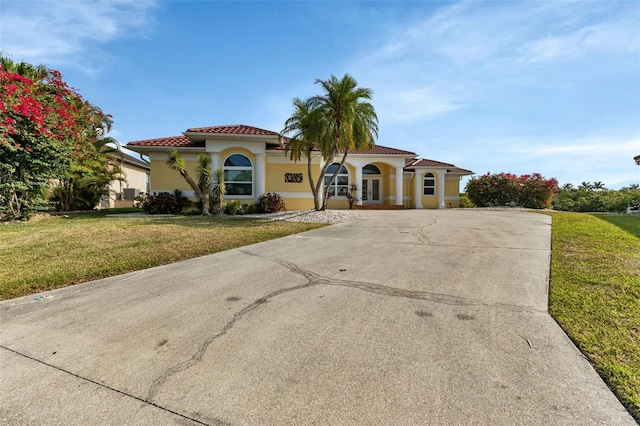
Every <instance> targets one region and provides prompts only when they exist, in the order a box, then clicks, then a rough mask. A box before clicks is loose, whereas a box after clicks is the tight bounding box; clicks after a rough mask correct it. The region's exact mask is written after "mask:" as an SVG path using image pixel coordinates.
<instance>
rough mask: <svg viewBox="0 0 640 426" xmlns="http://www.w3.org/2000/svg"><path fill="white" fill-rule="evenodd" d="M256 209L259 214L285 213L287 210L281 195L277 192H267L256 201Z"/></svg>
mask: <svg viewBox="0 0 640 426" xmlns="http://www.w3.org/2000/svg"><path fill="white" fill-rule="evenodd" d="M256 209H257V212H258V213H277V212H281V211H285V210H286V209H287V208H286V206H285V205H284V201H283V200H282V197H280V195H278V194H276V193H275V192H267V193H266V194H262V195H261V196H260V197H259V198H258V201H256Z"/></svg>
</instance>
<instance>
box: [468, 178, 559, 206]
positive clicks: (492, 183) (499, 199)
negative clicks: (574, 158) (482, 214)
mask: <svg viewBox="0 0 640 426" xmlns="http://www.w3.org/2000/svg"><path fill="white" fill-rule="evenodd" d="M465 192H466V194H467V196H468V197H469V199H471V201H472V202H473V203H474V204H475V205H476V206H477V207H491V206H512V207H515V206H519V207H526V208H531V209H544V208H551V201H552V200H553V197H554V195H555V194H556V192H558V181H557V179H556V178H550V179H546V178H544V177H543V176H542V175H541V174H540V173H533V174H530V175H522V176H517V175H514V174H512V173H499V174H490V173H488V172H487V173H486V174H484V175H482V176H480V177H474V178H472V179H471V180H470V181H469V182H468V183H467V186H466V187H465Z"/></svg>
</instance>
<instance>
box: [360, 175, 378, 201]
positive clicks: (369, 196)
mask: <svg viewBox="0 0 640 426" xmlns="http://www.w3.org/2000/svg"><path fill="white" fill-rule="evenodd" d="M362 204H382V197H381V196H380V178H364V179H362Z"/></svg>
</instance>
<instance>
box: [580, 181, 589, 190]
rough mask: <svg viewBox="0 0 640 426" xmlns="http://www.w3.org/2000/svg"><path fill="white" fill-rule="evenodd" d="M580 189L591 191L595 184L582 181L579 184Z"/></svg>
mask: <svg viewBox="0 0 640 426" xmlns="http://www.w3.org/2000/svg"><path fill="white" fill-rule="evenodd" d="M578 189H583V190H585V191H591V190H592V189H593V185H592V184H591V182H582V183H581V184H580V185H579V186H578Z"/></svg>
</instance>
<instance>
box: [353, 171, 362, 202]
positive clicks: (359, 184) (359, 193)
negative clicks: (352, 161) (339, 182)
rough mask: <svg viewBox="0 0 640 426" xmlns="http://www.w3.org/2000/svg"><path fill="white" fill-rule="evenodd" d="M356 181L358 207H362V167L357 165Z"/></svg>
mask: <svg viewBox="0 0 640 426" xmlns="http://www.w3.org/2000/svg"><path fill="white" fill-rule="evenodd" d="M355 168H356V181H355V182H353V183H355V184H356V185H357V189H356V205H358V206H361V205H362V166H361V165H359V164H356V166H355Z"/></svg>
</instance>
